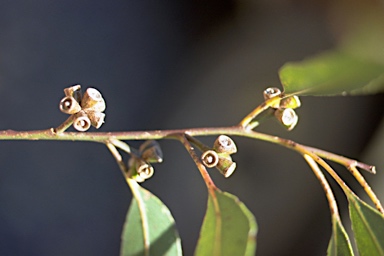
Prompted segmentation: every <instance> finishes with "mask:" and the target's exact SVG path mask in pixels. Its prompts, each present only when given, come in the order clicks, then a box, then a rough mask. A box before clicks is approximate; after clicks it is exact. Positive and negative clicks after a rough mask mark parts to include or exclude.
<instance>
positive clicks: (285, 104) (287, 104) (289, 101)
mask: <svg viewBox="0 0 384 256" xmlns="http://www.w3.org/2000/svg"><path fill="white" fill-rule="evenodd" d="M300 106H301V102H300V99H299V97H298V96H296V95H293V96H289V97H287V98H284V99H282V100H281V101H280V108H291V109H296V108H298V107H300Z"/></svg>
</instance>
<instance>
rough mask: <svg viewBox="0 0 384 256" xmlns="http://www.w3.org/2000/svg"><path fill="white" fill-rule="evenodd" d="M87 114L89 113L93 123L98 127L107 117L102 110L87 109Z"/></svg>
mask: <svg viewBox="0 0 384 256" xmlns="http://www.w3.org/2000/svg"><path fill="white" fill-rule="evenodd" d="M85 112H86V114H87V115H88V118H89V119H90V120H91V125H92V126H93V127H95V128H96V129H99V128H100V127H101V126H102V125H103V123H104V119H105V114H104V113H101V112H96V111H85Z"/></svg>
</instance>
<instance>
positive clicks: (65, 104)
mask: <svg viewBox="0 0 384 256" xmlns="http://www.w3.org/2000/svg"><path fill="white" fill-rule="evenodd" d="M59 108H60V111H61V112H63V113H65V114H70V115H72V114H75V113H77V112H79V111H80V110H81V107H80V104H79V103H78V102H77V101H76V99H75V98H74V97H72V96H66V97H64V98H63V99H62V100H61V101H60V105H59Z"/></svg>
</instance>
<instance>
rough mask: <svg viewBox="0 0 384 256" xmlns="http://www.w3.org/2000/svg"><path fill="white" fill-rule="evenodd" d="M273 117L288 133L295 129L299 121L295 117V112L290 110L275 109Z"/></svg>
mask: <svg viewBox="0 0 384 256" xmlns="http://www.w3.org/2000/svg"><path fill="white" fill-rule="evenodd" d="M275 116H276V118H277V119H278V120H279V121H280V123H281V124H282V125H284V126H285V128H287V130H288V131H290V130H292V129H293V128H295V126H296V124H297V122H298V120H299V117H298V116H297V114H296V112H295V110H293V109H291V108H286V109H277V110H276V111H275Z"/></svg>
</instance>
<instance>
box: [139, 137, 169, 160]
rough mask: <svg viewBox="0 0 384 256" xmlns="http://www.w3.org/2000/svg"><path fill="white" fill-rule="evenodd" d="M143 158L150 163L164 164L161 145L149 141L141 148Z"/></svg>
mask: <svg viewBox="0 0 384 256" xmlns="http://www.w3.org/2000/svg"><path fill="white" fill-rule="evenodd" d="M139 151H140V154H141V158H143V159H144V160H145V161H147V162H149V163H161V162H163V152H162V151H161V148H160V144H159V143H158V142H157V141H155V140H147V141H146V142H144V143H143V144H141V146H140V148H139Z"/></svg>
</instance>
